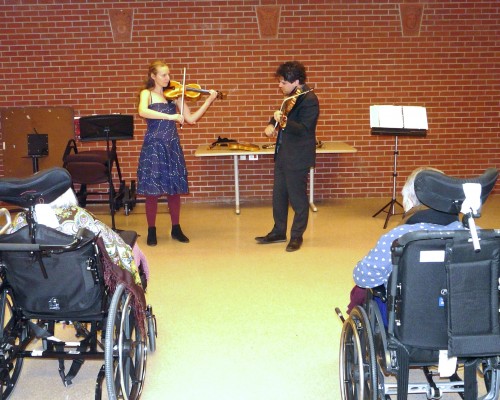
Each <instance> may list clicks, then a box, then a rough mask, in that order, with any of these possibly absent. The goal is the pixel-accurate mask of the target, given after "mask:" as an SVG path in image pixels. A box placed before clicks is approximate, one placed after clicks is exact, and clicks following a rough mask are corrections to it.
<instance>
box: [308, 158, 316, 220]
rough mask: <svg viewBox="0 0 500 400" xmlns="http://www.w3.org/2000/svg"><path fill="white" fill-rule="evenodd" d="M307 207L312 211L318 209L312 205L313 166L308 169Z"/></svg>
mask: <svg viewBox="0 0 500 400" xmlns="http://www.w3.org/2000/svg"><path fill="white" fill-rule="evenodd" d="M309 207H311V210H312V211H314V212H316V211H318V209H317V207H316V206H315V205H314V167H311V169H310V170H309Z"/></svg>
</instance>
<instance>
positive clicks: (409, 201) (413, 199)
mask: <svg viewBox="0 0 500 400" xmlns="http://www.w3.org/2000/svg"><path fill="white" fill-rule="evenodd" d="M422 171H436V172H439V173H441V174H444V172H443V171H440V170H439V169H436V168H432V167H419V168H416V169H414V170H413V171H412V173H411V174H410V175H409V176H408V178H406V182H405V184H404V186H403V189H401V194H402V195H403V208H404V210H405V213H406V212H408V211H410V210H411V209H412V208H413V207H417V206H419V205H421V204H422V203H420V200H419V199H418V198H417V195H416V193H415V179H416V177H417V175H418V174H419V173H420V172H422Z"/></svg>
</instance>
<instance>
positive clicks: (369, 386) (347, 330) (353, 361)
mask: <svg viewBox="0 0 500 400" xmlns="http://www.w3.org/2000/svg"><path fill="white" fill-rule="evenodd" d="M376 362H377V361H376V357H375V348H374V344H373V335H372V329H371V327H370V324H369V320H368V317H367V315H366V312H365V310H364V309H363V308H361V307H355V308H354V309H353V310H352V311H351V314H350V315H349V318H348V319H347V320H346V321H345V323H344V325H343V326H342V333H341V338H340V386H341V388H342V399H343V400H377V398H378V393H377V387H378V382H377V380H378V379H377V378H378V376H377V368H376V365H377V364H376Z"/></svg>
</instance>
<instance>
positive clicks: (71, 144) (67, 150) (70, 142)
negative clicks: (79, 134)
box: [62, 139, 78, 162]
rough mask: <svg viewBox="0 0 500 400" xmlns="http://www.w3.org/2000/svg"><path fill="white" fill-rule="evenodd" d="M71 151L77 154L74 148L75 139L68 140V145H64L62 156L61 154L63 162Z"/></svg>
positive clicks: (76, 149)
mask: <svg viewBox="0 0 500 400" xmlns="http://www.w3.org/2000/svg"><path fill="white" fill-rule="evenodd" d="M71 150H74V152H75V154H78V148H77V147H76V141H75V139H70V140H68V144H67V145H66V148H65V149H64V154H63V159H62V160H63V162H65V161H66V157H68V156H69V154H70V153H71Z"/></svg>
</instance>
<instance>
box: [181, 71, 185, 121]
mask: <svg viewBox="0 0 500 400" xmlns="http://www.w3.org/2000/svg"><path fill="white" fill-rule="evenodd" d="M185 85H186V67H184V71H183V73H182V95H181V115H182V116H184V92H185V88H184V86H185ZM182 125H183V124H181V129H182Z"/></svg>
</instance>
